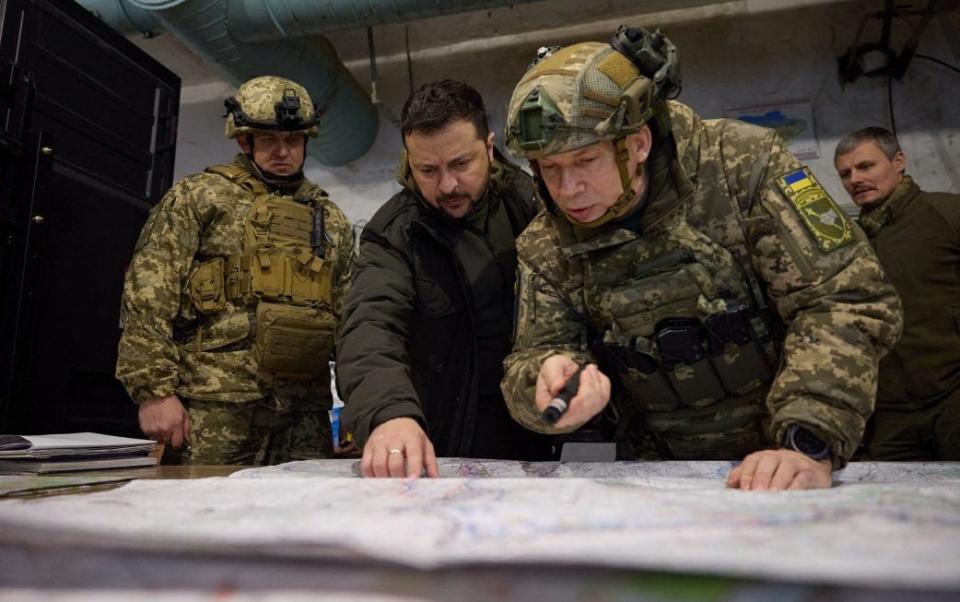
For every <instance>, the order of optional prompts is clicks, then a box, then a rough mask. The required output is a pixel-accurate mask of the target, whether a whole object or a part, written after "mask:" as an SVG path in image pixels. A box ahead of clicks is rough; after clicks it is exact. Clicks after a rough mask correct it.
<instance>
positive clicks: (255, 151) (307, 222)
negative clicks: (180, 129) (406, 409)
mask: <svg viewBox="0 0 960 602" xmlns="http://www.w3.org/2000/svg"><path fill="white" fill-rule="evenodd" d="M225 105H226V108H227V114H226V118H227V121H226V135H227V137H228V138H233V139H235V140H236V141H237V144H238V145H239V146H240V150H241V151H242V152H240V153H239V154H237V155H236V157H235V158H234V160H233V162H231V163H226V164H222V165H214V166H211V167H208V168H207V169H206V170H205V171H204V172H203V173H200V174H195V175H191V176H188V177H186V178H184V179H182V180H180V181H179V182H177V183H176V184H175V185H174V186H173V187H172V188H171V189H170V191H169V192H168V193H167V194H166V195H165V196H164V197H163V199H162V200H161V201H160V203H158V204H157V205H156V206H155V207H153V209H152V210H151V212H150V216H149V217H148V219H147V222H146V224H145V225H144V227H143V231H142V232H141V234H140V238H139V239H138V241H137V244H136V247H135V249H134V255H133V258H132V260H131V263H130V269H129V271H128V273H127V280H126V283H125V286H124V295H123V310H122V311H123V323H124V331H123V336H122V337H121V339H120V348H119V358H118V361H117V378H118V379H119V380H120V381H121V382H122V383H123V385H124V386H125V387H126V389H127V391H128V392H129V394H130V397H131V398H132V399H133V400H134V401H135V402H136V403H138V404H139V405H140V410H139V418H140V427H141V428H142V429H143V431H144V433H146V434H147V435H148V436H150V437H152V438H154V439H156V440H158V441H162V442H165V443H168V444H170V445H171V446H172V447H174V448H181V447H184V452H183V460H184V461H185V462H188V463H202V464H275V463H279V462H286V461H288V460H291V459H302V458H311V457H324V456H325V455H327V454H328V453H329V452H330V451H332V445H331V441H330V428H329V420H328V419H327V410H328V409H329V407H330V405H331V402H332V396H331V392H330V375H329V368H328V360H329V359H330V356H331V352H332V349H333V342H334V341H333V338H334V333H335V332H336V328H337V324H338V322H339V316H340V308H341V305H342V300H343V297H344V294H345V292H346V288H347V286H348V283H349V278H350V262H351V258H352V250H353V239H352V230H351V228H350V224H349V223H348V222H347V219H346V217H345V216H344V215H343V213H342V212H341V211H340V209H339V208H337V206H336V205H334V204H333V203H332V202H331V201H330V199H329V198H328V197H327V194H326V193H325V192H324V191H323V190H321V189H320V188H318V187H317V186H316V185H315V184H313V183H312V182H310V181H309V180H307V179H306V178H305V177H304V175H303V162H304V158H305V152H306V144H307V139H308V137H310V136H316V135H317V132H318V124H319V120H318V114H317V110H316V108H315V107H314V105H313V102H312V101H311V100H310V95H309V94H308V93H307V91H306V90H305V89H304V88H303V87H302V86H300V85H299V84H297V83H295V82H292V81H290V80H286V79H283V78H279V77H272V76H266V77H257V78H254V79H251V80H250V81H248V82H246V83H245V84H243V85H242V86H240V88H239V89H238V90H237V94H236V96H234V97H232V98H229V99H227V100H226V102H225ZM185 443H189V445H186V446H185V445H184V444H185Z"/></svg>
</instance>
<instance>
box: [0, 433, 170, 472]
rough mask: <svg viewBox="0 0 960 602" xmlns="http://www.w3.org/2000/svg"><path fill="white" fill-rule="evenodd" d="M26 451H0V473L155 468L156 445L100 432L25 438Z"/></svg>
mask: <svg viewBox="0 0 960 602" xmlns="http://www.w3.org/2000/svg"><path fill="white" fill-rule="evenodd" d="M23 438H24V439H26V440H27V441H28V442H29V443H30V446H29V447H27V448H25V449H7V450H0V473H48V472H66V471H78V470H100V469H103V468H132V467H138V466H154V465H156V463H157V458H155V457H153V456H151V455H149V454H150V452H152V451H153V449H154V445H155V443H154V442H153V441H150V440H149V439H131V438H129V437H116V436H113V435H101V434H99V433H66V434H59V435H25V436H24V437H23Z"/></svg>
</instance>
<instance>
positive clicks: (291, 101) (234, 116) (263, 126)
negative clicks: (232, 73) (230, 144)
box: [223, 75, 320, 138]
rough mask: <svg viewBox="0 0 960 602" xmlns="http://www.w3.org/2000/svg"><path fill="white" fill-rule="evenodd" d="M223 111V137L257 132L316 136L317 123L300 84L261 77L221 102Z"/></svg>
mask: <svg viewBox="0 0 960 602" xmlns="http://www.w3.org/2000/svg"><path fill="white" fill-rule="evenodd" d="M223 104H224V106H225V107H226V108H227V113H226V115H224V117H226V118H227V127H226V135H227V138H236V137H238V136H242V135H245V134H251V133H253V132H257V131H282V132H295V133H300V134H303V135H305V136H316V135H317V134H318V133H319V129H320V128H319V127H318V125H319V123H320V120H319V118H318V116H317V110H316V108H315V107H314V105H313V101H312V100H311V99H310V95H309V94H308V93H307V90H306V89H305V88H304V87H303V86H301V85H300V84H298V83H296V82H294V81H291V80H289V79H284V78H282V77H276V76H273V75H264V76H261V77H255V78H253V79H251V80H248V81H246V82H245V83H244V84H243V85H241V86H240V88H239V89H238V90H237V94H236V96H231V97H230V98H228V99H226V100H225V101H223Z"/></svg>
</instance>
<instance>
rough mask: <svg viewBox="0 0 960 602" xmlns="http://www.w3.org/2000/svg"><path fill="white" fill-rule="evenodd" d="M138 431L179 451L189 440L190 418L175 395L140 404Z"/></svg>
mask: <svg viewBox="0 0 960 602" xmlns="http://www.w3.org/2000/svg"><path fill="white" fill-rule="evenodd" d="M139 418H140V430H142V431H143V434H144V435H146V436H147V437H150V438H151V439H153V440H154V441H159V442H160V443H164V444H167V445H170V446H172V447H173V448H174V449H180V448H181V447H182V446H183V444H184V443H185V442H186V441H188V440H189V439H190V417H189V415H188V414H187V410H186V409H185V408H184V407H183V404H182V403H180V398H178V397H177V396H176V395H170V396H168V397H160V398H158V399H151V400H150V401H145V402H143V403H141V404H140V412H139Z"/></svg>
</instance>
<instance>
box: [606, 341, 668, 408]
mask: <svg viewBox="0 0 960 602" xmlns="http://www.w3.org/2000/svg"><path fill="white" fill-rule="evenodd" d="M616 338H617V335H615V334H613V333H611V332H609V331H608V332H607V334H606V335H605V336H604V341H603V342H599V341H598V342H596V343H594V344H593V345H591V347H590V351H591V353H593V356H594V357H595V358H597V361H598V362H599V364H600V369H601V370H602V371H603V372H604V373H606V374H608V375H611V376H614V377H615V378H616V379H617V380H618V382H619V383H620V385H621V386H622V387H623V390H624V392H625V393H626V394H627V397H628V398H629V400H630V401H631V402H632V403H637V404H639V405H640V407H642V408H643V409H645V410H648V411H651V412H670V411H673V410H675V409H677V408H678V407H680V399H679V398H678V397H677V394H676V393H675V392H674V390H673V387H671V386H670V383H668V382H667V378H666V376H665V375H664V373H663V371H662V370H660V367H659V364H658V363H657V360H656V358H655V357H654V355H653V353H652V352H653V345H652V343H651V342H650V340H649V339H646V338H643V337H635V338H634V339H633V340H632V341H615V339H616ZM622 343H627V344H622ZM638 348H639V349H643V351H640V350H638Z"/></svg>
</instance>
